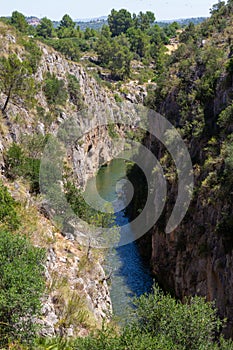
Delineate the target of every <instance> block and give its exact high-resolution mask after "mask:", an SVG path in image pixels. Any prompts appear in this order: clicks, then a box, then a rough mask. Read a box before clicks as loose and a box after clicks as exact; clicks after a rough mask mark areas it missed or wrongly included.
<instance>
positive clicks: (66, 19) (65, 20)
mask: <svg viewBox="0 0 233 350" xmlns="http://www.w3.org/2000/svg"><path fill="white" fill-rule="evenodd" d="M75 25H76V24H75V22H73V20H72V18H71V17H70V16H69V15H64V16H63V17H62V20H61V23H60V25H59V27H58V37H59V38H72V37H77V36H78V34H79V32H78V30H76V29H75Z"/></svg>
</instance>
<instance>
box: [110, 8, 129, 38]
mask: <svg viewBox="0 0 233 350" xmlns="http://www.w3.org/2000/svg"><path fill="white" fill-rule="evenodd" d="M108 25H109V28H110V31H111V32H112V35H113V36H118V35H120V34H121V33H126V31H127V30H128V29H129V28H130V27H132V25H133V20H132V16H131V13H130V12H129V11H127V10H125V9H121V10H120V11H116V10H114V9H113V10H112V11H111V14H110V15H109V16H108Z"/></svg>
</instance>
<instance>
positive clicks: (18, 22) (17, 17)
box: [11, 11, 29, 33]
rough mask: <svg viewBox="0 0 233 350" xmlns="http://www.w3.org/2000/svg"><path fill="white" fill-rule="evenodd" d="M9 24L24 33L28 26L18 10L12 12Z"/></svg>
mask: <svg viewBox="0 0 233 350" xmlns="http://www.w3.org/2000/svg"><path fill="white" fill-rule="evenodd" d="M11 24H12V25H13V26H14V27H15V28H17V29H18V30H19V31H20V32H22V33H26V32H27V30H28V27H29V25H28V23H27V21H26V18H25V16H24V15H23V14H22V13H20V12H18V11H14V12H12V15H11Z"/></svg>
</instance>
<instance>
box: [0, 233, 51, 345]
mask: <svg viewBox="0 0 233 350" xmlns="http://www.w3.org/2000/svg"><path fill="white" fill-rule="evenodd" d="M44 259H45V254H44V251H43V250H41V249H39V248H35V247H33V246H32V245H31V244H30V243H29V241H28V240H27V239H26V238H25V237H22V236H20V235H18V234H13V233H9V232H7V231H4V230H0V266H1V269H0V320H1V322H0V345H1V346H4V345H6V344H8V342H10V341H13V340H21V341H27V343H29V342H30V341H31V340H32V339H33V338H34V336H35V332H36V324H35V319H34V317H36V316H38V314H39V311H40V308H41V301H40V298H41V296H42V293H43V291H44V288H45V281H44V276H43V272H44V268H43V266H42V263H43V262H44Z"/></svg>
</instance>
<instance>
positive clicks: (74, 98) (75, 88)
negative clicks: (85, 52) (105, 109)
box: [67, 74, 84, 110]
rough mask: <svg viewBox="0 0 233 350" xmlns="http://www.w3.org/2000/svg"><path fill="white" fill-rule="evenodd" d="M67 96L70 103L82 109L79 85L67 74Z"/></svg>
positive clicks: (72, 76)
mask: <svg viewBox="0 0 233 350" xmlns="http://www.w3.org/2000/svg"><path fill="white" fill-rule="evenodd" d="M67 80H68V94H69V99H70V102H72V103H73V104H74V105H75V106H77V108H78V109H79V110H80V109H82V108H83V107H84V103H83V97H82V93H81V90H80V84H79V81H78V79H77V78H76V76H75V75H72V74H68V76H67Z"/></svg>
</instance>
